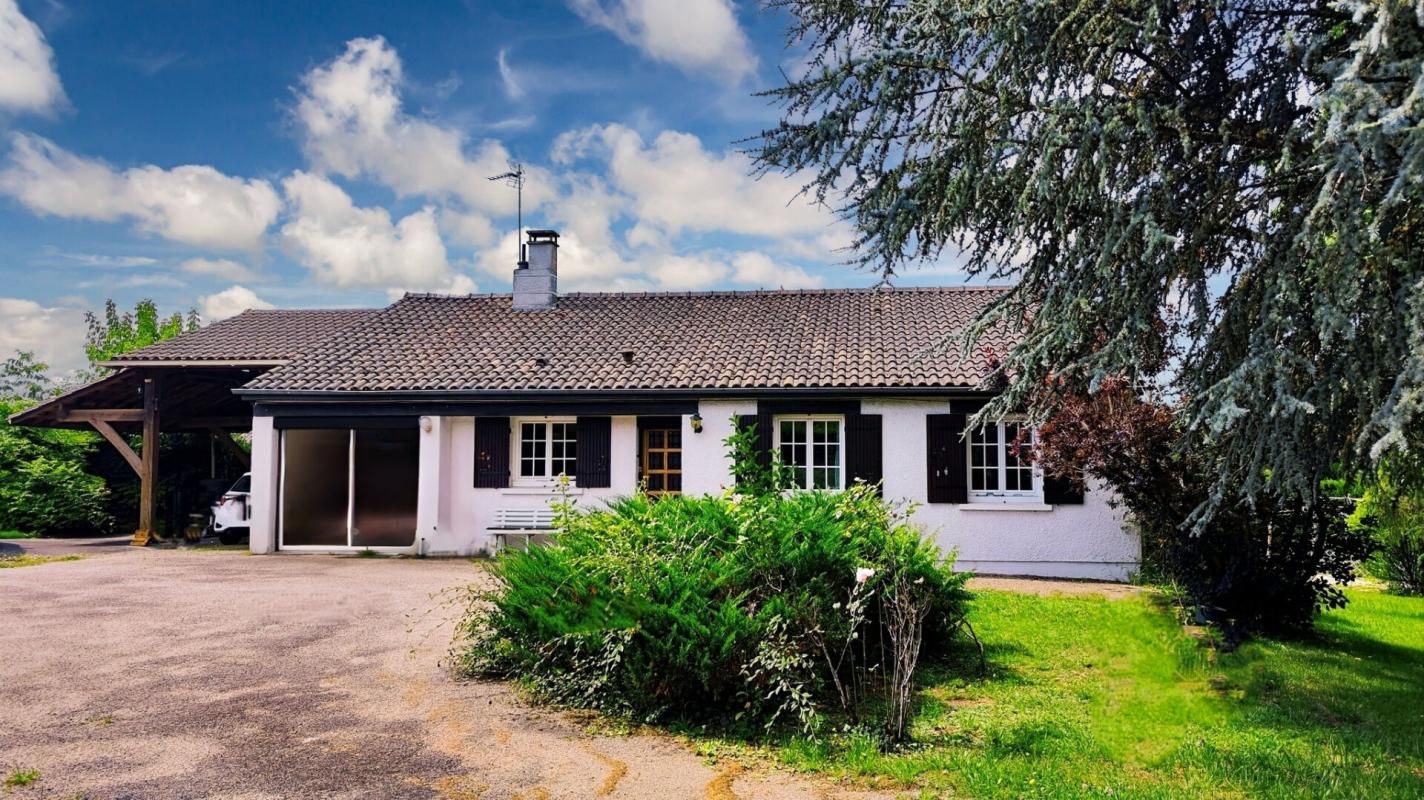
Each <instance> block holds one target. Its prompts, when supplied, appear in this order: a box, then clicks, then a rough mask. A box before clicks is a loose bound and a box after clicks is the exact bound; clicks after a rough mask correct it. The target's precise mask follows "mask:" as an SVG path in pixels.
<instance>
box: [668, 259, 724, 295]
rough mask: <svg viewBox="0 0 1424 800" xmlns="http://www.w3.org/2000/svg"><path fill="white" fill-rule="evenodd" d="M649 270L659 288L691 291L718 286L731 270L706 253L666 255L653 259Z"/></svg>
mask: <svg viewBox="0 0 1424 800" xmlns="http://www.w3.org/2000/svg"><path fill="white" fill-rule="evenodd" d="M648 272H649V274H650V275H651V276H652V278H653V279H654V280H655V281H657V283H658V288H661V289H669V290H672V291H682V290H687V291H691V290H694V289H707V288H709V287H712V286H716V285H717V284H719V283H721V282H722V281H724V280H726V278H727V275H728V273H729V272H730V270H729V269H728V267H727V265H726V264H725V263H724V262H722V261H720V260H717V259H714V258H711V257H709V256H705V255H695V256H676V255H665V256H662V257H660V258H657V259H655V260H651V263H650V264H649V270H648Z"/></svg>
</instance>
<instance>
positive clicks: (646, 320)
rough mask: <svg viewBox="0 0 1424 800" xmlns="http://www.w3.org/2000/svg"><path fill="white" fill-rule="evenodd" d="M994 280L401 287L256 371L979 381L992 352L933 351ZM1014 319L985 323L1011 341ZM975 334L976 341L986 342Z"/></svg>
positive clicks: (413, 382)
mask: <svg viewBox="0 0 1424 800" xmlns="http://www.w3.org/2000/svg"><path fill="white" fill-rule="evenodd" d="M1005 291H1007V290H1006V289H1003V288H907V289H884V290H878V291H877V290H869V289H840V290H816V291H759V292H713V293H689V294H652V293H648V294H635V293H617V294H570V295H563V296H561V297H560V298H559V300H558V306H557V308H555V309H553V310H545V311H515V310H513V309H512V308H511V305H510V297H509V296H508V295H484V296H466V297H450V296H439V295H407V296H406V297H405V298H403V299H402V300H400V301H398V302H396V303H394V304H393V305H391V306H390V307H388V308H386V309H384V310H382V311H380V312H378V313H375V314H373V315H371V316H370V317H368V318H366V319H364V320H362V321H361V322H360V323H359V324H358V325H357V326H356V327H354V328H353V329H352V330H351V331H350V333H349V335H346V336H341V337H337V338H333V339H329V340H327V341H325V342H323V343H321V344H318V345H316V346H314V347H312V348H311V349H310V350H308V351H307V352H306V353H304V354H302V355H301V356H299V357H297V358H295V359H293V360H292V361H291V362H290V363H288V364H286V365H285V366H281V367H277V368H275V369H273V370H271V371H270V372H267V373H265V374H264V375H261V376H259V377H258V378H256V379H255V380H253V381H252V382H251V383H249V384H248V385H247V387H246V388H247V389H249V390H253V391H254V392H260V391H278V392H280V391H310V392H315V391H344V392H383V391H450V392H461V391H518V390H525V391H534V390H664V389H713V388H715V389H741V388H748V389H753V388H756V389H768V388H770V389H794V388H839V387H845V388H854V387H881V388H913V387H943V388H948V387H964V388H973V387H976V386H978V384H979V381H980V379H981V377H982V376H983V375H984V374H985V373H986V372H987V371H988V369H989V364H988V355H987V352H981V353H980V354H976V355H974V356H971V357H970V358H968V359H961V358H960V357H959V355H958V352H957V350H954V349H950V350H949V351H948V352H935V349H936V348H935V345H936V344H938V343H939V342H940V341H941V340H942V339H943V337H945V336H946V335H948V334H950V333H952V332H953V331H955V330H956V329H957V328H959V327H960V326H961V325H963V324H965V323H967V322H968V321H970V320H971V319H972V318H973V317H974V316H975V314H976V313H977V312H978V311H979V310H980V309H982V308H984V307H985V306H986V305H987V304H988V303H990V302H992V301H993V300H994V299H995V298H997V297H999V296H1001V295H1002V293H1004V292H1005ZM1016 335H1017V334H1016V333H1010V332H999V333H996V334H994V335H993V336H990V337H987V340H986V341H985V342H984V345H985V346H986V347H987V348H990V349H994V350H1000V351H1002V350H1003V349H1006V348H1007V347H1008V346H1010V345H1011V344H1012V343H1013V341H1014V339H1015V338H1016ZM981 350H983V348H981Z"/></svg>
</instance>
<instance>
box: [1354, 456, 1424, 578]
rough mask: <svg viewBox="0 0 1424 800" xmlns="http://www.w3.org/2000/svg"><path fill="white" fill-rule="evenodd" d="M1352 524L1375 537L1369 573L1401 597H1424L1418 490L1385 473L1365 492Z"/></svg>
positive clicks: (1423, 516)
mask: <svg viewBox="0 0 1424 800" xmlns="http://www.w3.org/2000/svg"><path fill="white" fill-rule="evenodd" d="M1350 525H1351V527H1353V528H1356V529H1358V530H1362V531H1367V532H1369V533H1370V534H1372V535H1373V536H1374V541H1375V552H1374V554H1373V555H1371V556H1370V558H1369V560H1368V561H1366V562H1365V571H1366V572H1368V573H1369V574H1370V575H1372V576H1374V577H1376V578H1378V579H1380V580H1382V581H1385V582H1386V583H1388V584H1389V587H1390V589H1391V590H1392V591H1395V592H1398V593H1400V594H1413V595H1424V502H1421V500H1420V495H1419V494H1418V492H1417V491H1410V490H1409V489H1408V488H1406V487H1402V486H1400V484H1399V483H1398V482H1397V481H1396V480H1394V479H1392V478H1391V477H1389V476H1388V475H1387V474H1386V473H1385V472H1384V471H1383V470H1382V471H1381V475H1380V480H1379V482H1378V483H1377V484H1376V485H1374V486H1372V487H1370V488H1369V489H1367V490H1366V491H1365V496H1364V497H1363V498H1361V499H1360V502H1359V503H1358V504H1357V505H1356V506H1355V513H1354V514H1352V515H1351V516H1350Z"/></svg>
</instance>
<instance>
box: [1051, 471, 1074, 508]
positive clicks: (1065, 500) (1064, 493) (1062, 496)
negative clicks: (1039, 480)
mask: <svg viewBox="0 0 1424 800" xmlns="http://www.w3.org/2000/svg"><path fill="white" fill-rule="evenodd" d="M1043 502H1045V503H1047V504H1049V505H1051V506H1081V505H1082V504H1083V489H1082V487H1080V486H1076V485H1075V484H1074V483H1073V481H1071V480H1069V479H1068V478H1059V477H1054V476H1045V477H1044V479H1043Z"/></svg>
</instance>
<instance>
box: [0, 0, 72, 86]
mask: <svg viewBox="0 0 1424 800" xmlns="http://www.w3.org/2000/svg"><path fill="white" fill-rule="evenodd" d="M64 102H65V99H64V87H63V86H61V85H60V82H59V73H57V72H56V71H55V68H54V51H53V50H51V49H50V46H49V42H46V41H45V38H44V33H42V32H41V31H40V29H39V26H38V25H36V24H35V23H33V22H31V21H30V20H28V19H26V18H25V15H24V14H22V13H20V6H19V5H18V4H17V3H16V2H15V0H0V110H9V111H29V112H35V113H40V114H46V113H49V112H51V111H53V110H54V109H56V108H58V107H59V106H61V105H63V104H64Z"/></svg>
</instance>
